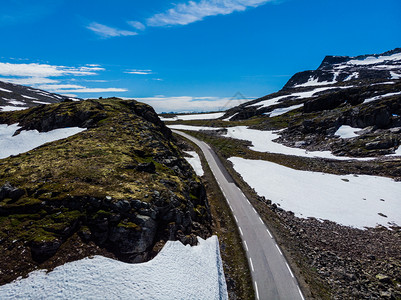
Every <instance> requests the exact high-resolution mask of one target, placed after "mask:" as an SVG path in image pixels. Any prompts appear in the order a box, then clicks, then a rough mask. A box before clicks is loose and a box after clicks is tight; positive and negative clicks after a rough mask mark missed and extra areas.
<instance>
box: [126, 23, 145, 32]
mask: <svg viewBox="0 0 401 300" xmlns="http://www.w3.org/2000/svg"><path fill="white" fill-rule="evenodd" d="M127 23H128V24H129V25H131V26H132V27H134V28H135V29H138V30H145V28H146V26H145V25H144V24H142V23H141V22H138V21H128V22H127Z"/></svg>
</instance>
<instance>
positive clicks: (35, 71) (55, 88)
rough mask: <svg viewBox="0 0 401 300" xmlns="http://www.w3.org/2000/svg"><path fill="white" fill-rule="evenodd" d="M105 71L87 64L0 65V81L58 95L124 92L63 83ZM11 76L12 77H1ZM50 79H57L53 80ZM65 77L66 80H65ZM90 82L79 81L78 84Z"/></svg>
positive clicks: (116, 89) (109, 88) (118, 89)
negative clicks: (81, 65)
mask: <svg viewBox="0 0 401 300" xmlns="http://www.w3.org/2000/svg"><path fill="white" fill-rule="evenodd" d="M103 70H105V69H104V68H102V67H101V66H100V65H93V64H92V65H91V64H87V65H85V66H83V67H66V66H56V65H48V64H37V63H30V64H12V63H0V81H7V82H11V83H14V84H22V85H28V86H32V87H35V88H39V89H42V90H46V91H49V92H53V93H59V94H71V93H103V92H105V93H107V92H116V93H117V92H126V91H128V90H127V89H124V88H113V87H106V88H104V87H94V88H92V87H86V86H83V85H79V84H69V83H63V81H64V82H65V81H66V80H68V82H78V80H75V78H73V77H77V76H79V77H80V78H82V76H88V75H98V73H97V72H98V71H103ZM1 76H12V77H1ZM52 77H59V79H57V80H55V79H52ZM66 77H67V78H66ZM88 81H90V80H86V79H80V80H79V82H88ZM93 82H106V81H105V80H93Z"/></svg>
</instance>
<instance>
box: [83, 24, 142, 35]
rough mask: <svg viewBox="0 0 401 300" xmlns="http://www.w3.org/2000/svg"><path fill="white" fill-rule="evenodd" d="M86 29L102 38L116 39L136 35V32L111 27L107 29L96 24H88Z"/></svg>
mask: <svg viewBox="0 0 401 300" xmlns="http://www.w3.org/2000/svg"><path fill="white" fill-rule="evenodd" d="M86 28H88V29H89V30H91V31H93V32H94V33H96V34H97V35H100V36H101V37H103V38H110V37H117V36H131V35H137V34H138V33H137V32H134V31H128V30H121V29H117V28H113V27H109V26H106V25H103V24H99V23H96V22H92V23H90V24H89V25H88V26H87V27H86Z"/></svg>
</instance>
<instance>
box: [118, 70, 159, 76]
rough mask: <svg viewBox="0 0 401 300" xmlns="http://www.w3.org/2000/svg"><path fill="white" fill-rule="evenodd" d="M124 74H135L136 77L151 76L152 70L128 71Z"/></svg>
mask: <svg viewBox="0 0 401 300" xmlns="http://www.w3.org/2000/svg"><path fill="white" fill-rule="evenodd" d="M125 73H127V74H136V75H149V74H153V73H152V70H128V71H126V72H125Z"/></svg>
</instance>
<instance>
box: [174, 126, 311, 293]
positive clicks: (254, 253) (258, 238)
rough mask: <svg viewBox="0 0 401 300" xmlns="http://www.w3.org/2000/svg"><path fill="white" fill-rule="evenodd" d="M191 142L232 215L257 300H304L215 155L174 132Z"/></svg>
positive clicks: (265, 231)
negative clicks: (201, 157) (246, 259)
mask: <svg viewBox="0 0 401 300" xmlns="http://www.w3.org/2000/svg"><path fill="white" fill-rule="evenodd" d="M173 132H175V133H176V134H179V135H181V136H183V137H185V138H187V139H189V140H190V141H192V142H194V143H195V144H196V145H197V146H198V147H199V148H200V149H201V150H202V152H203V154H204V155H205V157H206V160H207V162H208V164H209V167H210V169H211V170H212V172H213V174H214V177H215V178H216V180H217V182H218V184H219V186H220V189H221V191H222V192H223V194H224V196H225V197H226V199H227V202H228V204H229V206H230V208H231V210H232V212H233V214H234V218H235V221H236V222H237V225H238V229H239V232H240V234H241V239H242V242H243V246H244V249H245V250H246V255H247V258H248V262H249V266H250V269H251V275H252V281H253V285H254V289H255V296H256V299H260V300H262V299H263V300H265V299H266V300H275V299H283V300H297V299H304V297H303V295H302V292H301V290H300V288H299V286H298V282H297V280H296V278H295V277H294V274H293V273H292V271H291V268H290V267H289V265H288V263H287V261H286V259H285V257H284V256H283V254H282V252H281V250H280V248H279V246H278V245H277V243H276V241H275V240H274V238H273V236H272V235H271V233H270V231H269V229H268V228H267V227H266V225H265V224H264V222H263V221H262V219H261V218H260V216H259V215H258V213H257V212H256V210H255V209H254V207H253V206H252V205H251V203H250V202H249V200H248V199H247V198H246V197H245V195H244V194H243V193H242V191H241V190H240V189H239V188H238V187H237V186H236V185H235V184H234V181H233V179H232V178H231V176H230V175H229V174H228V172H227V170H226V169H225V167H224V166H223V165H222V163H221V161H220V160H219V158H218V157H217V155H216V153H215V152H214V151H213V150H212V149H211V148H210V147H209V146H208V145H207V144H206V143H204V142H202V141H200V140H198V139H196V138H194V137H193V136H190V135H188V134H186V133H184V132H181V131H178V130H173Z"/></svg>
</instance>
